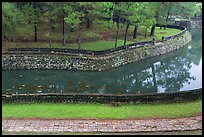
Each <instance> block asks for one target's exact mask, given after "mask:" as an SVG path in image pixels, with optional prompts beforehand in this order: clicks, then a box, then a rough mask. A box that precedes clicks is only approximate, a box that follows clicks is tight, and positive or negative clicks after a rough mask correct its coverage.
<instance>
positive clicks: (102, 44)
mask: <svg viewBox="0 0 204 137" xmlns="http://www.w3.org/2000/svg"><path fill="white" fill-rule="evenodd" d="M132 29H133V28H131V29H130V30H129V31H128V37H127V44H130V43H134V42H141V41H148V40H152V38H155V41H158V40H161V39H162V36H164V37H167V36H171V35H175V34H178V33H179V32H180V31H181V30H178V29H172V28H167V29H166V30H164V29H160V27H156V29H155V35H154V36H147V38H146V39H145V38H144V34H143V28H142V27H141V28H139V30H138V31H139V35H138V37H137V39H132ZM149 33H150V29H148V34H149ZM57 34H58V33H55V35H53V39H55V40H56V39H57V38H58V39H59V37H60V36H61V34H58V35H57ZM108 34H109V33H108ZM108 34H103V35H108ZM110 34H111V33H110ZM83 35H84V36H85V37H92V38H94V37H102V34H101V35H99V33H96V32H94V31H91V30H86V31H85V32H83ZM73 37H74V36H72V35H71V39H74V38H73ZM123 37H124V35H123V30H121V31H120V37H119V39H118V44H117V46H123V45H124V44H123V43H124V40H123ZM82 39H83V37H82ZM46 41H47V42H38V43H34V42H10V43H7V45H6V44H5V43H3V49H5V48H34V47H37V48H50V46H49V39H47V40H46ZM76 41H77V40H76ZM114 47H115V38H111V37H110V38H109V39H103V40H98V41H94V42H83V41H82V43H81V49H82V50H94V51H98V50H106V49H111V48H114ZM52 48H70V49H78V43H71V44H67V45H66V46H65V47H63V46H62V44H61V42H60V43H56V42H53V45H52Z"/></svg>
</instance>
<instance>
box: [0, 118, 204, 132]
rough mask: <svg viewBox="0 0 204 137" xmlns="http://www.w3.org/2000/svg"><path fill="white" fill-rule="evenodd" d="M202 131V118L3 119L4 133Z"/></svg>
mask: <svg viewBox="0 0 204 137" xmlns="http://www.w3.org/2000/svg"><path fill="white" fill-rule="evenodd" d="M200 129H202V116H197V117H191V118H180V119H144V120H103V119H94V120H91V119H89V120H82V119H76V120H74V119H64V120H63V119H61V120H60V119H58V120H57V119H48V120H46V119H9V120H7V119H3V120H2V130H3V131H26V132H29V131H31V132H34V131H38V132H147V131H184V130H200Z"/></svg>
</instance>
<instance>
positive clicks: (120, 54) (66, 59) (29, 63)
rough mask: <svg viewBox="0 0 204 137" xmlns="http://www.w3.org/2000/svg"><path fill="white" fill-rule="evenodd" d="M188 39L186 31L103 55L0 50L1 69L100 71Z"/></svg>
mask: <svg viewBox="0 0 204 137" xmlns="http://www.w3.org/2000/svg"><path fill="white" fill-rule="evenodd" d="M190 41H191V35H190V33H189V32H188V31H187V32H185V33H184V34H183V35H181V36H178V37H175V38H174V39H170V40H167V41H163V42H159V43H155V45H153V44H149V45H144V46H140V47H138V48H132V49H125V50H120V51H117V52H113V53H110V54H106V55H100V56H99V55H97V56H80V55H66V54H52V53H50V54H31V53H29V54H26V53H15V54H12V53H9V52H7V53H2V69H5V70H10V69H66V70H83V71H102V70H108V69H112V68H115V67H119V66H121V65H125V64H128V63H132V62H135V61H138V60H141V59H144V58H147V57H152V56H158V55H162V54H166V53H168V52H171V51H174V50H176V49H178V48H180V47H182V46H184V45H186V44H187V43H189V42H190Z"/></svg>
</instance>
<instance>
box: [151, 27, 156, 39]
mask: <svg viewBox="0 0 204 137" xmlns="http://www.w3.org/2000/svg"><path fill="white" fill-rule="evenodd" d="M155 28H156V25H153V26H152V28H151V33H150V35H151V36H153V35H154V32H155Z"/></svg>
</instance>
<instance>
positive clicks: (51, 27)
mask: <svg viewBox="0 0 204 137" xmlns="http://www.w3.org/2000/svg"><path fill="white" fill-rule="evenodd" d="M52 29H53V26H52V21H51V20H50V48H52Z"/></svg>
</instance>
